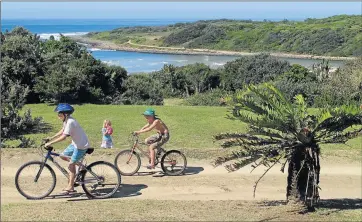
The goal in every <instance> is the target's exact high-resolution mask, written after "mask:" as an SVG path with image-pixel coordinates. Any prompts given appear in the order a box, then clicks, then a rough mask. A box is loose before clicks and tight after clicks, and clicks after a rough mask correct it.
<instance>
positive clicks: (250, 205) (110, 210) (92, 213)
mask: <svg viewBox="0 0 362 222" xmlns="http://www.w3.org/2000/svg"><path fill="white" fill-rule="evenodd" d="M357 201H358V200H350V201H348V202H347V201H345V202H343V203H342V201H339V202H341V203H339V202H338V203H337V204H335V203H333V202H332V203H330V202H329V201H325V203H324V202H323V203H321V205H322V206H321V208H319V210H318V211H316V212H314V213H308V214H299V213H298V209H297V208H296V207H292V206H287V205H284V204H283V203H279V202H278V201H277V202H275V203H273V202H271V201H268V202H265V203H263V202H256V201H218V200H216V201H213V200H211V201H172V200H127V199H126V198H125V199H110V200H109V199H108V200H106V201H103V200H90V201H87V200H85V201H84V202H83V201H82V202H79V201H74V202H73V201H71V200H69V201H67V203H59V202H53V203H51V204H44V203H35V202H33V203H27V204H25V203H20V204H6V205H1V213H2V214H1V220H2V221H11V220H16V221H33V220H35V221H59V218H63V219H62V220H67V221H270V220H272V221H360V219H361V216H362V214H361V210H360V209H358V207H356V203H357ZM342 204H344V207H345V208H341V206H342ZM79 205H82V206H85V207H79ZM75 209H77V211H75ZM66 212H68V213H66ZM70 212H73V213H70ZM65 214H66V215H65Z"/></svg>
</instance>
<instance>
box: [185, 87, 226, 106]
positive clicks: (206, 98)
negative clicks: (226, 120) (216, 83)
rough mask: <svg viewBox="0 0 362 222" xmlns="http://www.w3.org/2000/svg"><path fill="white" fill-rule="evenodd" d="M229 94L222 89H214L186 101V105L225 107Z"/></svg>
mask: <svg viewBox="0 0 362 222" xmlns="http://www.w3.org/2000/svg"><path fill="white" fill-rule="evenodd" d="M227 94H228V93H227V92H226V91H224V90H221V89H212V90H210V91H208V92H205V93H198V94H194V95H192V96H190V97H188V98H186V99H185V102H184V105H188V106H225V105H226V104H225V100H224V98H225V97H226V96H227Z"/></svg>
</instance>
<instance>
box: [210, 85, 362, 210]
mask: <svg viewBox="0 0 362 222" xmlns="http://www.w3.org/2000/svg"><path fill="white" fill-rule="evenodd" d="M228 101H229V104H230V105H232V109H231V113H232V116H233V117H232V118H234V119H237V120H241V121H242V122H245V123H247V124H248V126H249V132H248V133H222V134H219V135H216V136H215V139H216V140H222V141H223V143H222V147H225V148H226V147H231V146H240V147H241V150H240V151H237V152H233V153H232V154H231V155H228V156H224V157H219V158H217V159H216V160H215V162H214V164H215V166H218V165H220V164H223V163H226V162H228V161H234V162H233V163H231V164H229V165H227V169H228V170H230V171H235V170H237V169H240V168H241V167H244V166H246V165H248V164H250V163H253V165H252V167H254V168H256V167H259V166H261V165H264V166H267V170H266V171H265V173H264V174H263V175H262V176H261V177H260V178H259V179H258V180H257V182H256V184H255V187H254V194H255V189H256V187H257V185H258V182H259V181H260V179H261V178H262V177H263V176H264V175H265V174H266V173H267V172H268V171H269V170H270V169H271V168H272V167H273V166H275V165H276V164H278V163H281V162H280V161H281V160H284V162H283V164H282V172H284V166H285V165H286V164H287V163H288V165H289V167H288V183H287V200H288V202H296V203H304V204H305V205H306V206H308V207H309V209H310V210H313V209H314V205H313V204H314V203H315V202H316V201H317V200H318V199H319V194H318V189H319V170H320V163H319V155H320V147H319V145H320V144H323V143H345V142H346V141H347V140H349V139H351V138H354V137H357V136H358V135H359V134H360V133H361V132H362V113H361V112H360V110H359V109H358V107H356V106H341V107H338V108H334V109H328V110H327V109H324V110H320V112H319V114H318V115H311V114H309V113H308V111H307V105H306V103H305V101H304V98H303V97H302V96H301V95H297V96H296V97H295V101H294V102H293V103H291V102H289V101H288V100H287V99H286V98H285V96H283V95H282V93H281V92H280V91H279V90H277V89H276V88H275V87H274V86H272V85H270V84H267V83H264V84H262V85H259V86H254V85H249V86H248V87H247V90H246V91H241V92H238V93H237V94H236V95H235V96H234V97H231V98H229V99H228ZM352 126H356V127H357V128H353V129H351V128H350V127H352ZM347 129H348V130H347ZM235 161H236V162H235Z"/></svg>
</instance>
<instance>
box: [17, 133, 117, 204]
mask: <svg viewBox="0 0 362 222" xmlns="http://www.w3.org/2000/svg"><path fill="white" fill-rule="evenodd" d="M46 142H48V140H47V139H44V140H43V141H42V144H41V145H40V146H39V147H38V152H39V154H40V155H41V156H42V157H44V159H43V160H42V161H30V162H28V163H25V164H23V165H22V166H21V167H20V168H19V170H18V171H17V172H16V175H15V185H16V189H17V190H18V191H19V193H20V194H21V195H23V196H24V197H25V198H27V199H33V200H37V199H43V198H45V197H47V196H49V195H50V194H51V193H52V192H53V190H54V188H55V185H56V175H55V172H54V170H53V169H52V167H50V165H48V164H47V161H48V160H50V161H51V162H53V164H54V165H55V166H56V167H57V168H58V169H59V170H60V171H61V172H62V173H63V174H64V176H65V177H67V178H68V180H69V174H68V172H67V170H65V169H64V168H63V167H62V166H60V165H59V163H58V162H57V161H56V160H55V159H54V158H53V157H59V156H63V157H67V158H70V157H68V156H64V155H62V154H59V153H55V152H53V150H54V148H53V147H45V146H44V145H45V143H46ZM45 151H46V155H44V152H45ZM93 151H94V148H88V149H87V154H92V153H93ZM77 165H78V172H77V173H76V175H75V178H76V179H75V183H74V186H75V187H76V186H79V185H81V186H82V189H83V190H84V192H85V194H86V195H87V197H88V198H90V199H91V198H94V199H104V198H108V197H111V196H112V195H113V194H114V193H115V192H116V191H117V190H118V188H119V186H120V185H121V176H120V173H119V172H118V170H117V168H116V167H115V166H114V165H113V164H111V163H109V162H105V161H96V162H93V163H91V164H89V165H87V164H86V161H85V158H83V159H82V160H81V161H80V162H78V164H77ZM33 167H35V168H34V169H33ZM104 168H105V169H104ZM27 169H30V171H27ZM31 169H33V170H31ZM111 174H114V175H113V178H112V177H110V175H111ZM23 181H26V182H25V184H23V183H22V182H23ZM27 181H29V182H27ZM32 185H35V188H33V187H32ZM36 188H38V189H36ZM98 188H99V189H98Z"/></svg>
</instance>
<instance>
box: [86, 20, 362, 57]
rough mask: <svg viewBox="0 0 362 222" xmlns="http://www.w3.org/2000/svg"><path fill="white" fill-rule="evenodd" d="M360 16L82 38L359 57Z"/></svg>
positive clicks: (208, 24)
mask: <svg viewBox="0 0 362 222" xmlns="http://www.w3.org/2000/svg"><path fill="white" fill-rule="evenodd" d="M361 30H362V16H360V15H337V16H332V17H328V18H323V19H307V20H305V21H298V22H296V21H287V20H285V21H280V22H271V21H264V22H256V21H249V20H226V19H223V20H207V21H198V22H194V23H177V24H174V25H169V26H158V27H144V26H143V27H126V28H118V29H115V30H112V31H107V32H98V33H89V34H88V37H90V38H93V39H98V40H108V41H113V42H115V43H119V44H122V43H126V42H128V41H129V40H131V41H132V43H136V44H144V45H153V46H169V47H185V48H204V49H216V50H231V51H250V52H286V53H298V54H313V55H325V56H358V55H362V32H361Z"/></svg>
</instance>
